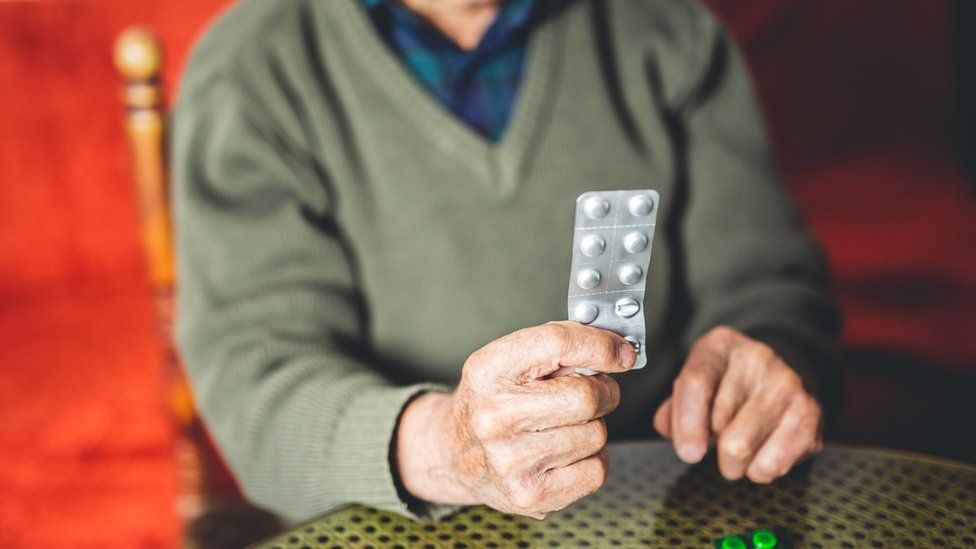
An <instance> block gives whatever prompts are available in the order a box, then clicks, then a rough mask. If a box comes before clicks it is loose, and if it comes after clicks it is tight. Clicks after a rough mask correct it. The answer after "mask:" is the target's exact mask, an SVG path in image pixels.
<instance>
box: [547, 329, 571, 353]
mask: <svg viewBox="0 0 976 549" xmlns="http://www.w3.org/2000/svg"><path fill="white" fill-rule="evenodd" d="M539 335H540V337H542V338H543V339H545V340H546V341H548V342H549V343H550V344H551V345H552V346H553V347H555V348H556V349H559V350H562V351H565V350H566V349H567V348H568V347H569V346H570V344H571V343H572V337H571V336H570V333H569V329H568V328H566V326H563V325H562V324H560V323H558V322H549V323H546V324H543V325H542V326H541V327H540V333H539Z"/></svg>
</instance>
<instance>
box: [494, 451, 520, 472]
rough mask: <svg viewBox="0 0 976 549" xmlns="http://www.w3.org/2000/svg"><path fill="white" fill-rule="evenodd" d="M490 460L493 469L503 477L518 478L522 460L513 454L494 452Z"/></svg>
mask: <svg viewBox="0 0 976 549" xmlns="http://www.w3.org/2000/svg"><path fill="white" fill-rule="evenodd" d="M488 459H489V460H490V462H491V467H492V469H494V470H495V472H496V473H498V474H499V475H501V476H502V477H505V478H516V477H517V473H518V470H519V463H520V460H519V459H517V458H516V456H515V455H514V454H512V453H511V452H493V453H492V454H491V455H490V456H489V458H488Z"/></svg>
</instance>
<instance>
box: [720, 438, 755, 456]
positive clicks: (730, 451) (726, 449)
mask: <svg viewBox="0 0 976 549" xmlns="http://www.w3.org/2000/svg"><path fill="white" fill-rule="evenodd" d="M720 450H721V451H722V453H724V454H725V455H727V456H729V457H731V458H733V459H735V460H743V459H746V458H747V457H749V453H750V451H749V443H748V441H746V440H745V439H744V438H742V437H733V438H729V439H726V440H724V441H722V443H721V444H720Z"/></svg>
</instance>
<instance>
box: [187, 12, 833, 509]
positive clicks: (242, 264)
mask: <svg viewBox="0 0 976 549" xmlns="http://www.w3.org/2000/svg"><path fill="white" fill-rule="evenodd" d="M524 70H525V73H524V77H523V82H522V87H521V89H520V92H519V96H518V99H517V102H516V105H515V108H514V109H515V110H514V111H513V113H512V115H511V116H512V118H511V119H510V121H509V125H508V128H507V130H506V133H505V136H504V138H503V139H502V140H501V141H500V142H499V143H497V144H495V143H492V142H490V141H488V140H486V139H485V138H483V137H482V136H480V135H479V134H478V133H476V132H475V131H473V130H471V129H470V128H469V127H467V126H466V125H465V124H464V123H463V122H462V121H459V120H457V119H455V118H454V117H453V116H452V115H451V114H450V113H448V112H447V111H446V110H444V109H443V108H442V107H441V106H440V105H439V104H438V103H437V101H436V99H434V98H433V97H431V96H429V95H428V92H427V91H426V90H424V89H423V88H422V87H421V86H420V85H419V84H417V83H416V81H415V80H414V79H413V77H412V76H411V75H410V74H409V73H408V72H407V71H406V70H405V69H404V67H403V66H401V65H400V64H399V61H398V60H397V59H396V57H395V56H394V55H393V54H392V53H391V52H389V50H388V49H387V48H386V47H385V45H384V44H383V42H382V40H381V39H380V38H379V36H378V35H377V34H376V32H375V30H374V29H373V28H372V26H371V23H370V21H369V19H368V18H367V15H366V14H365V12H364V11H363V7H362V6H361V5H360V0H275V1H269V0H245V1H244V2H242V3H240V4H238V5H236V6H235V7H234V8H232V9H231V10H230V11H229V12H228V13H226V14H225V15H224V16H222V17H221V19H220V20H219V21H218V22H217V23H216V24H215V25H214V26H212V27H211V28H210V30H209V31H208V32H207V34H206V36H205V37H204V38H203V39H202V41H201V42H200V43H199V45H198V46H197V48H196V51H195V53H194V55H193V57H192V59H191V62H190V65H189V67H188V69H187V72H186V75H185V77H184V80H183V83H182V87H181V91H180V97H179V101H178V105H177V107H176V109H175V111H174V133H173V136H172V147H173V150H172V153H173V154H172V158H173V178H174V185H175V204H176V210H175V213H176V218H177V237H178V250H179V292H178V299H179V302H178V304H179V316H178V326H177V328H178V330H177V331H178V340H179V344H180V349H181V352H182V355H183V358H184V361H185V363H186V365H187V368H188V370H189V373H190V377H191V380H192V383H193V387H194V390H195V394H196V398H197V400H198V402H199V405H200V408H201V411H202V413H203V416H204V418H205V420H206V421H207V423H208V426H209V427H210V429H211V431H212V433H213V435H214V437H215V439H216V441H217V443H218V445H219V447H220V448H221V450H222V452H223V453H224V455H225V457H226V458H227V461H228V462H229V464H230V465H231V467H232V469H233V470H234V472H235V473H236V474H237V475H238V477H239V479H240V480H241V483H242V485H243V488H244V490H245V493H246V494H247V495H248V496H249V497H250V498H251V499H253V500H254V501H255V502H257V503H258V504H261V505H263V506H266V507H268V508H270V509H271V510H274V511H276V512H278V513H280V514H282V515H283V516H285V517H286V518H288V519H292V520H298V519H303V518H307V517H309V516H312V515H315V514H318V513H322V512H325V511H328V510H330V509H334V508H336V507H337V506H340V505H344V504H348V503H354V502H355V503H363V504H367V505H372V506H376V507H380V508H385V509H391V510H395V511H398V512H401V513H406V514H411V513H416V514H421V515H427V516H435V517H436V516H440V515H442V514H443V513H445V512H448V511H449V510H450V508H446V507H442V506H426V507H423V508H408V506H407V503H406V502H405V501H404V499H403V498H402V497H401V494H399V493H398V489H397V484H396V482H395V473H394V472H393V471H392V469H391V450H390V442H391V439H392V436H393V433H394V432H395V429H396V424H397V420H398V417H399V415H400V413H401V411H402V409H403V407H404V406H405V404H406V403H407V402H409V400H410V399H411V398H413V397H415V396H416V395H417V394H419V393H421V392H423V391H426V390H448V388H449V387H450V386H451V385H453V384H454V383H456V382H457V380H458V379H459V376H460V372H461V367H462V365H463V363H464V361H465V359H466V358H467V356H468V355H469V354H470V353H471V352H473V351H474V350H476V349H477V348H479V347H481V346H483V345H485V344H486V343H489V342H490V341H491V340H493V339H495V338H497V337H500V336H502V335H505V334H506V333H509V332H511V331H514V330H516V329H519V328H523V327H526V326H531V325H535V324H540V323H543V322H546V321H549V320H558V319H562V318H564V317H565V307H566V305H565V303H566V284H567V282H568V277H569V262H570V257H571V251H572V250H571V245H572V237H573V234H572V233H573V212H574V207H575V203H574V201H575V197H576V196H577V195H578V194H580V193H581V192H584V191H589V190H598V189H608V190H609V189H618V188H647V187H650V188H654V189H657V190H658V191H659V192H660V194H661V197H662V200H661V204H660V212H659V217H658V230H657V234H656V236H655V242H654V256H653V258H652V260H651V267H650V271H649V273H648V282H647V287H648V290H647V297H646V300H645V318H646V321H647V327H648V334H649V336H648V341H647V346H648V359H649V364H648V367H647V368H646V369H644V370H641V371H637V372H632V373H628V374H624V375H621V376H619V377H618V381H619V383H620V385H621V390H622V398H621V404H620V406H619V407H618V409H617V410H616V411H615V412H614V413H613V414H611V415H610V416H609V417H608V420H607V421H608V427H609V431H610V434H611V437H616V438H620V437H633V436H641V435H647V434H650V430H651V417H652V413H653V411H654V408H655V406H656V405H657V404H658V403H659V402H660V401H661V399H663V398H664V397H666V396H667V394H668V393H669V391H670V384H671V381H672V380H673V379H674V376H675V375H676V373H677V371H678V369H679V368H680V366H681V362H682V359H683V358H684V356H685V354H686V352H687V349H688V347H689V346H690V344H691V343H692V342H693V341H694V340H695V339H697V338H698V337H699V336H701V335H702V334H703V333H705V332H706V331H707V330H709V329H710V328H712V327H714V326H716V325H719V324H726V325H730V326H733V327H736V328H738V329H740V330H743V331H745V332H746V333H748V334H750V335H753V336H754V337H757V338H759V339H761V340H763V341H766V342H767V343H769V344H770V345H771V346H772V347H773V348H774V349H775V350H776V351H777V352H778V353H780V354H781V355H782V356H783V357H784V358H785V359H786V360H787V362H788V363H789V364H790V365H791V366H793V367H794V368H795V369H797V370H798V371H799V372H800V373H801V375H802V376H803V377H804V379H805V380H806V382H807V383H808V384H809V386H810V387H811V389H813V390H819V391H820V392H821V393H824V394H825V395H826V392H827V391H826V390H827V389H829V388H831V387H832V386H833V385H832V381H831V380H832V378H831V377H830V376H829V374H830V372H831V369H830V368H831V361H830V356H831V353H830V349H831V344H832V340H833V338H834V337H835V336H836V331H837V317H836V313H835V311H834V309H833V307H832V305H831V303H830V301H829V299H828V298H827V297H826V292H825V278H826V272H825V271H826V269H825V265H824V260H823V257H822V254H821V253H820V250H819V248H818V247H817V245H816V243H815V242H814V241H813V240H812V239H811V238H810V236H809V235H808V233H807V231H806V229H805V228H804V226H803V223H802V222H801V220H800V219H799V217H798V216H797V214H796V212H795V210H794V208H793V206H792V204H791V203H790V201H789V198H788V196H787V194H786V192H785V190H784V189H783V188H782V186H781V184H780V181H779V180H778V177H777V174H776V171H775V169H774V163H773V161H772V157H771V154H770V150H769V147H768V144H767V140H766V137H765V134H764V130H763V124H762V118H761V115H760V113H759V111H758V109H757V108H756V105H755V102H754V99H753V96H752V93H751V90H750V85H749V79H748V76H747V72H746V70H745V68H744V67H743V65H742V62H741V61H740V58H739V56H738V53H737V52H736V50H735V48H734V46H733V45H732V44H731V43H730V41H729V39H728V37H727V36H726V34H725V33H724V31H723V30H722V28H721V26H720V25H718V24H717V23H716V21H715V20H714V19H713V18H712V17H711V16H710V15H709V14H708V12H707V11H706V10H705V9H704V8H703V7H702V6H700V5H699V4H698V3H696V2H693V1H685V0H613V1H605V0H604V1H597V0H578V1H570V0H567V2H565V6H564V7H563V9H562V10H561V11H560V12H559V13H557V14H556V15H554V16H552V17H551V18H549V19H547V21H546V22H545V23H544V24H543V25H542V26H541V27H540V28H539V29H537V30H536V31H535V34H534V35H533V37H532V39H531V42H530V47H529V53H528V57H527V59H526V65H525V67H524ZM553 413H558V410H554V411H553Z"/></svg>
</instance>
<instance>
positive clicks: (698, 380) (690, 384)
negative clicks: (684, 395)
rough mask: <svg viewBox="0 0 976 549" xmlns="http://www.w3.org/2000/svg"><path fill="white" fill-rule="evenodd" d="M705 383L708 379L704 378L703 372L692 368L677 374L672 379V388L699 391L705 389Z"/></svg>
mask: <svg viewBox="0 0 976 549" xmlns="http://www.w3.org/2000/svg"><path fill="white" fill-rule="evenodd" d="M707 384H708V380H707V379H706V378H705V374H703V373H702V372H699V371H697V370H692V371H688V372H683V373H682V374H681V375H679V376H678V378H677V379H676V380H675V381H674V388H675V389H676V390H681V391H688V392H699V391H702V390H703V389H705V387H706V385H707Z"/></svg>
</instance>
